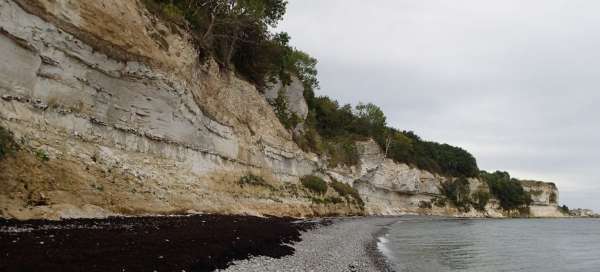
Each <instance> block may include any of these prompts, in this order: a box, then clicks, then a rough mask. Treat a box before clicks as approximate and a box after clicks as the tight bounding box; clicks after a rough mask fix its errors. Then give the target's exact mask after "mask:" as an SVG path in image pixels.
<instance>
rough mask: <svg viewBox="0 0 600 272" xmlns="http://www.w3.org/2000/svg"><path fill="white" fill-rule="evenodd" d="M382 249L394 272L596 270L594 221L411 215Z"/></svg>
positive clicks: (597, 223)
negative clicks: (395, 271)
mask: <svg viewBox="0 0 600 272" xmlns="http://www.w3.org/2000/svg"><path fill="white" fill-rule="evenodd" d="M385 238H386V240H387V241H386V243H385V245H382V247H383V248H384V252H385V254H386V255H387V256H388V257H389V259H390V261H391V262H392V263H393V264H394V266H395V269H396V270H397V271H402V272H405V271H407V272H408V271H543V272H548V271H557V272H558V271H561V272H562V271H600V220H597V219H507V220H495V219H441V218H428V217H410V218H405V219H403V220H401V221H400V222H398V223H396V224H394V225H392V226H391V227H390V229H389V232H388V234H386V236H385Z"/></svg>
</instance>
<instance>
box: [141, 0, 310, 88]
mask: <svg viewBox="0 0 600 272" xmlns="http://www.w3.org/2000/svg"><path fill="white" fill-rule="evenodd" d="M143 3H144V4H145V5H146V7H147V8H148V10H150V11H152V12H153V13H155V14H157V15H159V16H160V17H162V18H163V19H165V20H166V21H167V22H170V23H172V24H175V25H178V26H179V27H181V28H183V29H186V30H189V31H190V33H191V34H192V38H193V39H194V41H195V44H196V46H197V47H198V49H199V50H198V51H199V52H200V54H201V55H200V56H199V57H200V58H202V59H205V60H206V59H209V58H212V59H214V60H216V61H217V62H218V63H219V65H220V66H221V67H222V68H225V69H231V70H234V71H235V72H236V73H237V74H238V75H239V76H241V77H243V78H245V79H246V80H248V81H250V82H252V83H253V84H255V85H256V87H257V88H258V89H259V90H261V89H263V88H264V87H265V86H266V85H267V83H268V82H269V81H274V80H275V79H280V80H281V81H282V82H283V83H289V82H290V80H291V73H293V74H296V75H297V76H298V77H299V78H300V79H301V80H302V81H303V83H304V85H305V87H307V88H310V89H312V88H316V87H317V86H318V81H317V79H316V69H315V66H316V63H317V61H316V60H315V59H314V58H311V57H310V56H309V55H308V54H306V53H304V52H301V51H299V50H296V49H295V48H292V47H291V46H289V41H290V37H289V35H288V34H287V33H271V32H270V31H269V29H270V28H272V27H275V26H277V24H278V22H279V21H281V19H282V18H283V15H284V14H285V11H286V6H287V1H285V0H236V1H228V0H205V1H200V0H143Z"/></svg>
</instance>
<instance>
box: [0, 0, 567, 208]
mask: <svg viewBox="0 0 600 272" xmlns="http://www.w3.org/2000/svg"><path fill="white" fill-rule="evenodd" d="M190 40H191V39H190V37H189V35H188V34H187V33H186V32H185V31H181V30H179V29H177V28H176V27H173V26H168V25H166V24H164V23H162V22H161V20H158V19H157V18H155V17H154V16H152V15H151V14H149V12H148V11H147V10H146V9H145V8H144V7H143V6H142V5H141V3H140V1H137V0H108V1H68V0H0V52H2V54H0V126H1V127H4V128H6V129H8V130H10V131H11V132H12V133H14V136H15V138H16V139H17V140H18V142H19V143H20V145H21V146H22V148H23V149H22V150H21V151H20V152H18V153H17V154H16V155H15V156H9V157H7V158H4V159H2V160H1V161H0V183H1V186H0V216H2V217H9V218H19V219H29V218H61V217H63V218H64V217H99V216H108V215H114V214H126V215H135V214H172V213H186V212H215V213H236V214H243V213H245V214H267V215H286V216H321V215H334V214H357V213H362V212H363V211H362V210H361V209H360V207H358V206H356V205H351V204H350V203H346V202H341V203H339V201H334V203H329V204H327V205H323V204H315V202H314V196H312V195H310V193H309V192H307V191H306V190H305V189H303V188H302V187H301V186H299V185H298V183H299V178H300V177H302V176H305V175H310V174H317V175H321V176H324V177H326V179H337V180H339V181H341V182H344V183H347V184H351V185H352V186H354V187H355V188H357V189H358V191H359V192H360V194H361V196H362V198H363V199H364V201H365V210H364V212H365V213H366V214H401V213H427V214H440V215H464V216H503V214H502V213H501V212H499V210H498V209H497V204H496V202H494V201H493V200H492V201H490V203H489V204H488V206H487V207H486V211H484V212H478V211H471V212H469V213H465V212H460V211H458V210H457V209H456V208H453V207H451V205H447V204H444V205H435V204H433V202H434V201H435V200H436V199H437V198H439V197H440V191H439V190H440V189H439V185H440V184H441V183H442V182H445V181H446V180H447V178H446V177H442V176H439V175H435V174H432V173H429V172H427V171H422V170H419V169H416V168H413V167H410V166H408V165H405V164H398V163H395V162H393V161H392V160H389V159H386V158H385V157H384V155H383V152H382V151H381V149H380V148H379V146H378V145H377V144H376V143H374V142H373V141H368V142H361V143H358V145H359V150H360V154H361V155H360V163H359V164H358V165H357V166H353V167H337V168H334V169H328V168H327V167H326V164H325V163H324V162H323V161H322V160H321V159H320V158H318V157H317V156H316V155H314V154H307V153H305V152H303V151H302V150H300V149H299V148H298V146H297V145H296V144H295V143H294V142H293V140H292V135H291V134H290V132H289V131H288V130H286V129H285V128H284V127H283V126H282V124H281V123H280V122H279V120H278V119H277V117H276V115H275V113H274V112H273V109H272V107H271V106H270V105H269V103H268V100H272V99H275V98H276V97H277V96H278V95H279V94H282V95H285V99H286V102H287V104H288V107H289V108H288V110H289V111H290V112H293V113H295V114H297V115H298V116H300V117H301V118H306V115H307V113H308V108H307V106H306V102H305V101H304V97H303V89H302V83H301V82H300V81H299V80H298V79H297V78H293V79H292V82H291V84H290V85H287V86H281V84H279V85H277V84H276V85H275V86H273V88H271V89H269V90H267V91H266V93H265V95H264V96H263V94H261V93H260V92H258V91H257V90H256V88H255V87H254V86H253V85H251V84H249V83H248V82H246V81H243V80H241V79H239V78H237V77H236V76H235V75H234V74H232V73H230V72H223V71H220V70H219V69H218V67H217V65H216V64H214V63H213V62H210V61H209V62H206V63H205V62H202V61H200V60H199V59H198V57H197V56H198V52H197V51H196V49H195V47H194V46H193V44H192V43H191V42H190ZM265 96H266V98H267V99H265ZM249 173H252V174H254V175H259V176H261V177H263V178H264V184H259V185H258V186H248V185H244V184H240V177H242V176H246V175H248V174H249ZM470 186H471V191H472V192H475V191H477V190H487V189H486V188H487V187H486V185H485V184H484V183H482V182H481V181H479V180H477V179H471V180H470ZM536 186H537V185H536ZM536 186H530V187H527V188H530V191H531V192H534V191H536V190H538V189H539V190H542V193H541V194H539V195H536V199H535V205H536V206H539V207H547V209H551V208H552V207H556V205H555V203H556V201H557V200H558V192H557V191H556V188H555V187H554V189H552V188H546V187H544V186H545V185H540V186H541V187H540V186H537V187H536ZM538 187H539V188H538ZM540 188H541V189H540ZM330 191H331V190H330ZM536 192H537V191H536ZM553 192H555V194H554V195H555V196H556V199H555V200H554V201H551V199H552V193H553ZM324 197H331V198H330V199H334V200H335V199H336V198H335V197H336V196H335V193H334V192H328V193H327V195H326V196H324ZM553 203H554V204H553ZM544 209H546V208H544ZM544 214H550V213H549V212H547V213H544ZM544 216H546V215H544Z"/></svg>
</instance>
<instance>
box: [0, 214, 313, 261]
mask: <svg viewBox="0 0 600 272" xmlns="http://www.w3.org/2000/svg"><path fill="white" fill-rule="evenodd" d="M309 227H311V225H310V224H308V223H293V222H292V219H286V218H259V217H250V216H222V215H199V216H183V217H138V218H109V219H76V220H64V221H59V222H51V221H26V222H18V221H6V220H3V221H0V254H1V255H0V271H103V272H110V271H212V270H214V269H217V268H225V267H227V266H228V264H229V263H230V262H231V261H233V260H237V259H244V258H248V257H250V256H259V255H264V256H270V257H275V258H278V257H282V256H285V255H289V254H292V253H293V252H294V249H293V248H292V247H290V246H289V245H286V244H290V243H293V242H297V241H300V234H301V231H302V230H305V229H307V228H309Z"/></svg>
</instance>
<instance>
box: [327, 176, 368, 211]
mask: <svg viewBox="0 0 600 272" xmlns="http://www.w3.org/2000/svg"><path fill="white" fill-rule="evenodd" d="M331 188H333V190H335V191H336V192H337V193H338V194H339V195H340V196H341V197H344V198H346V199H349V198H353V199H354V200H355V201H356V203H358V204H359V205H360V206H361V207H362V206H364V205H365V203H364V202H363V200H362V198H361V197H360V194H359V193H358V191H357V190H356V189H354V187H352V186H350V185H348V184H346V183H342V182H339V181H337V180H334V181H333V182H332V183H331Z"/></svg>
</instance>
